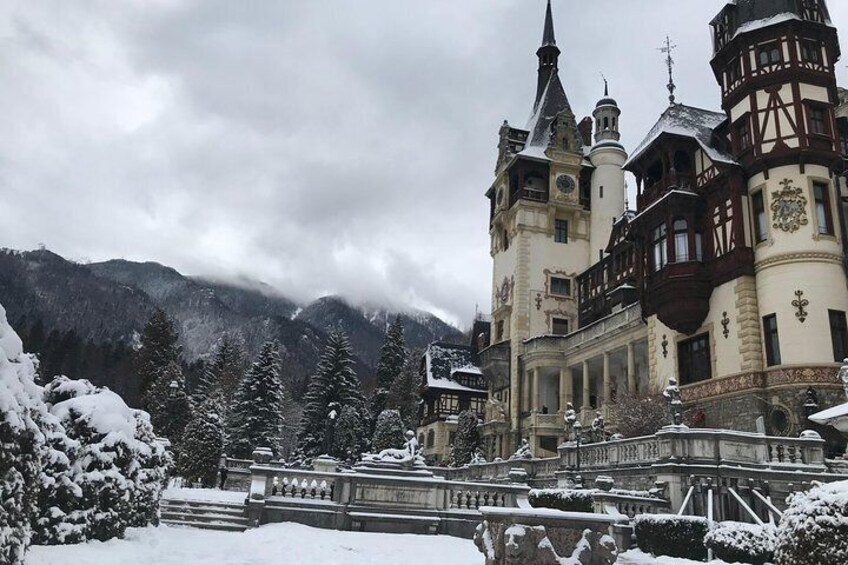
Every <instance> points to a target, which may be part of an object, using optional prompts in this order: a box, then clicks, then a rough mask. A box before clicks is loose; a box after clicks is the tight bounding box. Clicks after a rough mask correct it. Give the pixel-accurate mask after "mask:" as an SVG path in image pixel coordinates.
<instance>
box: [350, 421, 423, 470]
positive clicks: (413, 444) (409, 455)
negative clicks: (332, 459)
mask: <svg viewBox="0 0 848 565" xmlns="http://www.w3.org/2000/svg"><path fill="white" fill-rule="evenodd" d="M362 460H363V462H368V463H378V464H379V463H387V464H391V465H402V466H404V467H424V466H425V464H424V458H423V457H421V449H420V447H419V445H418V440H417V439H416V438H415V432H413V431H412V430H407V431H406V444H405V445H404V447H403V448H401V449H384V450H383V451H381V452H380V453H378V454H373V453H372V454H367V455H364V456H363V457H362Z"/></svg>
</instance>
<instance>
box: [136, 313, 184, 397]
mask: <svg viewBox="0 0 848 565" xmlns="http://www.w3.org/2000/svg"><path fill="white" fill-rule="evenodd" d="M179 359H180V347H179V346H178V345H177V331H176V329H175V328H174V323H173V322H172V321H171V319H170V318H168V315H167V314H165V311H164V310H161V309H157V310H156V311H155V312H154V313H153V315H152V316H151V317H150V319H149V320H148V321H147V323H146V324H145V325H144V330H143V331H142V334H141V347H139V349H138V351H136V354H135V359H134V367H135V373H136V376H137V378H138V383H139V384H138V386H139V392H140V397H141V399H142V404H143V405H144V407H145V408H147V406H148V400H149V399H148V395H147V393H148V391H149V390H150V388H151V387H152V386H153V383H154V382H156V380H157V379H158V378H159V374H160V373H161V372H162V371H163V370H164V369H165V367H167V366H168V365H170V364H171V363H177V364H179Z"/></svg>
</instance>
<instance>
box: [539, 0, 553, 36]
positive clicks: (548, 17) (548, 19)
mask: <svg viewBox="0 0 848 565" xmlns="http://www.w3.org/2000/svg"><path fill="white" fill-rule="evenodd" d="M545 45H556V38H555V37H554V17H553V14H552V13H551V0H548V8H547V12H545V31H544V33H543V34H542V47H544V46H545Z"/></svg>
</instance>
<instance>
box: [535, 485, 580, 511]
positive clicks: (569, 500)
mask: <svg viewBox="0 0 848 565" xmlns="http://www.w3.org/2000/svg"><path fill="white" fill-rule="evenodd" d="M530 505H531V506H533V508H554V509H556V510H563V511H565V512H592V511H593V510H594V504H593V501H592V492H591V491H589V490H577V489H556V488H551V489H534V490H531V491H530Z"/></svg>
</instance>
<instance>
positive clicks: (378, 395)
mask: <svg viewBox="0 0 848 565" xmlns="http://www.w3.org/2000/svg"><path fill="white" fill-rule="evenodd" d="M404 363H406V346H405V343H404V340H403V324H402V323H401V321H400V316H398V317H397V318H395V321H394V322H392V324H391V325H390V326H389V329H388V331H387V332H386V339H385V340H384V341H383V347H382V348H381V349H380V359H379V360H378V361H377V386H376V388H375V389H374V397H373V400H372V401H371V414H373V415H374V416H375V417H376V416H377V415H378V414H380V413H382V412H383V410H385V409H386V401H387V400H388V397H389V390H390V389H391V387H392V383H394V382H395V379H397V377H398V375H400V373H401V371H402V370H403V366H404Z"/></svg>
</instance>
